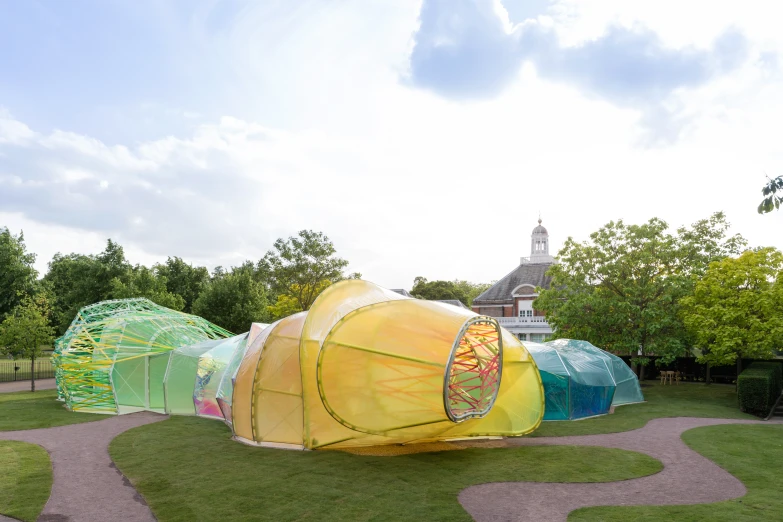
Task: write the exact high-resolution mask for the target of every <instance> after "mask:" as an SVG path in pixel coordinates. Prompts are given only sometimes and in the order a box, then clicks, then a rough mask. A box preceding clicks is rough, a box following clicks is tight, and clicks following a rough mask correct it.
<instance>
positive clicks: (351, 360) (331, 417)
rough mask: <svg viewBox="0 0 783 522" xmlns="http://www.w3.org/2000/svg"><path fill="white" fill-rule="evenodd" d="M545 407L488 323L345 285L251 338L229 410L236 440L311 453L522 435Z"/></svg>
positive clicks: (511, 343)
mask: <svg viewBox="0 0 783 522" xmlns="http://www.w3.org/2000/svg"><path fill="white" fill-rule="evenodd" d="M224 382H225V379H224ZM218 393H219V396H220V392H218ZM543 407H544V393H543V387H542V384H541V378H540V375H539V372H538V369H537V368H536V365H535V363H534V361H533V359H532V358H531V357H530V355H529V354H528V352H527V350H526V349H525V347H524V346H523V345H522V344H521V343H520V342H519V341H517V340H516V339H515V338H514V336H513V335H511V334H510V333H508V332H507V331H505V330H503V329H502V328H500V327H499V326H498V324H497V322H496V321H495V320H494V319H493V318H491V317H486V316H480V315H478V314H476V313H474V312H472V311H470V310H467V309H460V308H457V307H454V306H449V305H446V304H442V303H437V302H431V301H422V300H418V299H412V298H408V297H405V296H402V295H399V294H397V293H395V292H392V291H390V290H386V289H383V288H381V287H378V286H376V285H374V284H372V283H368V282H366V281H360V280H348V281H342V282H340V283H337V284H334V285H332V286H330V287H329V288H327V289H326V290H324V292H323V293H322V294H321V295H320V296H319V297H318V299H317V300H316V302H315V303H314V304H313V306H312V308H311V309H310V310H309V312H302V313H299V314H295V315H292V316H289V317H286V318H284V319H282V320H280V321H277V322H276V323H273V324H272V325H270V326H269V327H268V328H266V329H265V330H263V331H262V332H261V333H260V334H259V335H258V336H257V337H256V338H255V340H254V341H253V342H252V344H251V345H250V346H249V347H248V349H247V353H246V354H245V356H244V358H243V359H242V361H241V363H240V365H239V368H238V371H237V374H236V377H235V379H234V383H233V393H232V404H231V415H232V429H233V430H234V436H235V439H237V440H239V441H241V442H244V443H247V444H254V445H262V446H272V447H283V448H290V449H318V448H340V447H350V446H367V445H379V444H404V443H412V442H422V441H431V440H449V439H459V438H465V437H478V436H504V435H506V436H513V435H523V434H525V433H528V432H530V431H532V430H534V429H535V428H536V427H537V426H538V424H539V423H540V422H541V419H542V416H543Z"/></svg>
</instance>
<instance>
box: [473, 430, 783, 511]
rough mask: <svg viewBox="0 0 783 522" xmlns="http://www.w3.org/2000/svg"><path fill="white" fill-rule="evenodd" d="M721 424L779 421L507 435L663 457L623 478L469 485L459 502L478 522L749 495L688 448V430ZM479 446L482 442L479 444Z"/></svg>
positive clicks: (509, 442)
mask: <svg viewBox="0 0 783 522" xmlns="http://www.w3.org/2000/svg"><path fill="white" fill-rule="evenodd" d="M720 424H765V425H770V424H780V423H779V422H777V421H776V422H760V421H753V420H738V419H699V418H692V417H675V418H661V419H653V420H651V421H650V422H648V423H647V424H646V425H645V426H644V427H643V428H640V429H637V430H632V431H626V432H622V433H610V434H604V435H584V436H575V437H541V438H523V439H505V440H504V441H503V445H504V446H536V445H572V446H603V447H606V448H619V449H624V450H631V451H637V452H639V453H644V454H646V455H649V456H651V457H653V458H656V459H658V460H660V461H661V462H662V463H663V465H664V468H663V470H662V471H661V472H659V473H656V474H655V475H650V476H647V477H642V478H638V479H631V480H623V481H619V482H604V483H578V484H577V483H545V482H499V483H490V484H480V485H477V486H470V487H468V488H465V489H464V490H462V492H461V493H460V494H459V502H460V504H462V506H463V507H464V508H465V510H467V512H468V513H470V515H471V516H472V517H473V518H474V519H475V520H477V521H479V522H484V521H487V522H489V521H493V522H496V521H541V522H545V521H564V520H566V518H567V517H568V513H570V512H571V511H573V510H575V509H579V508H582V507H588V506H632V505H645V504H647V505H673V504H706V503H711V502H719V501H722V500H729V499H732V498H737V497H741V496H743V495H745V492H746V489H745V486H744V485H743V484H742V482H740V481H739V480H738V479H737V478H735V477H734V476H733V475H731V474H730V473H729V472H727V471H725V470H724V469H722V468H721V467H719V466H718V465H717V464H715V463H714V462H712V461H711V460H709V459H707V458H706V457H703V456H702V455H701V454H699V453H697V452H695V451H693V450H692V449H690V448H689V447H688V446H687V445H686V444H685V443H684V442H683V441H682V439H681V438H680V435H682V433H683V432H684V431H687V430H689V429H692V428H698V427H702V426H716V425H720ZM477 446H478V444H477Z"/></svg>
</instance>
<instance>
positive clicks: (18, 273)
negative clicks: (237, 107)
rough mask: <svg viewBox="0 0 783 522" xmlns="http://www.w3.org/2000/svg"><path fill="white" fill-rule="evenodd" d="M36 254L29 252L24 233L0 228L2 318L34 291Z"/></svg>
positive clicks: (0, 314)
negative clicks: (16, 233) (13, 232)
mask: <svg viewBox="0 0 783 522" xmlns="http://www.w3.org/2000/svg"><path fill="white" fill-rule="evenodd" d="M33 263H35V254H32V253H28V252H27V248H26V247H25V244H24V234H23V233H22V232H20V233H19V235H18V236H14V235H13V234H11V232H10V231H9V230H8V228H6V227H2V228H0V319H2V318H3V317H4V316H5V315H6V314H7V313H9V312H10V311H11V310H13V309H14V308H15V307H16V306H17V305H18V304H19V303H20V302H21V300H22V298H23V297H24V296H25V295H29V294H30V293H31V292H32V291H33V286H34V284H35V280H36V277H38V272H37V271H36V270H35V268H33Z"/></svg>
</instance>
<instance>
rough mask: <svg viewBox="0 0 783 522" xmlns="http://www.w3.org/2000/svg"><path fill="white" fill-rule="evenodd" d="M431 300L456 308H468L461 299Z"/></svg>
mask: <svg viewBox="0 0 783 522" xmlns="http://www.w3.org/2000/svg"><path fill="white" fill-rule="evenodd" d="M432 300H433V301H435V302H436V303H446V304H450V305H453V306H456V307H458V308H465V309H466V310H469V308H468V307H467V306H465V305H464V304H463V303H462V301H460V300H459V299H432Z"/></svg>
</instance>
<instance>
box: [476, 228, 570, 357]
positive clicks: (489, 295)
mask: <svg viewBox="0 0 783 522" xmlns="http://www.w3.org/2000/svg"><path fill="white" fill-rule="evenodd" d="M554 262H555V259H554V258H553V257H552V256H551V255H549V232H547V229H546V228H544V227H543V226H542V225H541V219H540V218H539V220H538V226H537V227H536V228H534V229H533V233H532V234H531V235H530V257H523V258H520V260H519V266H517V267H516V268H515V269H514V270H512V271H511V272H510V273H508V274H507V275H506V276H505V277H503V278H502V279H501V280H500V281H498V282H497V283H495V284H494V285H492V286H491V287H490V288H488V289H487V290H486V291H485V292H484V293H482V294H481V295H479V296H478V297H476V298H475V299H474V300H473V311H474V312H477V313H479V314H482V315H488V316H491V317H496V318H497V319H498V322H499V323H500V326H502V327H504V328H506V329H507V330H509V331H510V332H512V333H513V334H515V335H516V336H517V337H518V338H519V339H521V340H523V341H535V342H543V341H545V340H546V339H547V338H549V336H551V335H552V328H551V327H550V326H549V323H547V322H546V319H545V318H544V314H543V313H541V312H538V311H536V310H533V300H534V299H535V298H536V297H538V294H537V293H536V288H538V287H541V288H549V285H550V284H551V281H552V279H551V278H550V277H549V276H547V275H546V271H547V270H548V269H549V267H550V266H552V264H553V263H554Z"/></svg>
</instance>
